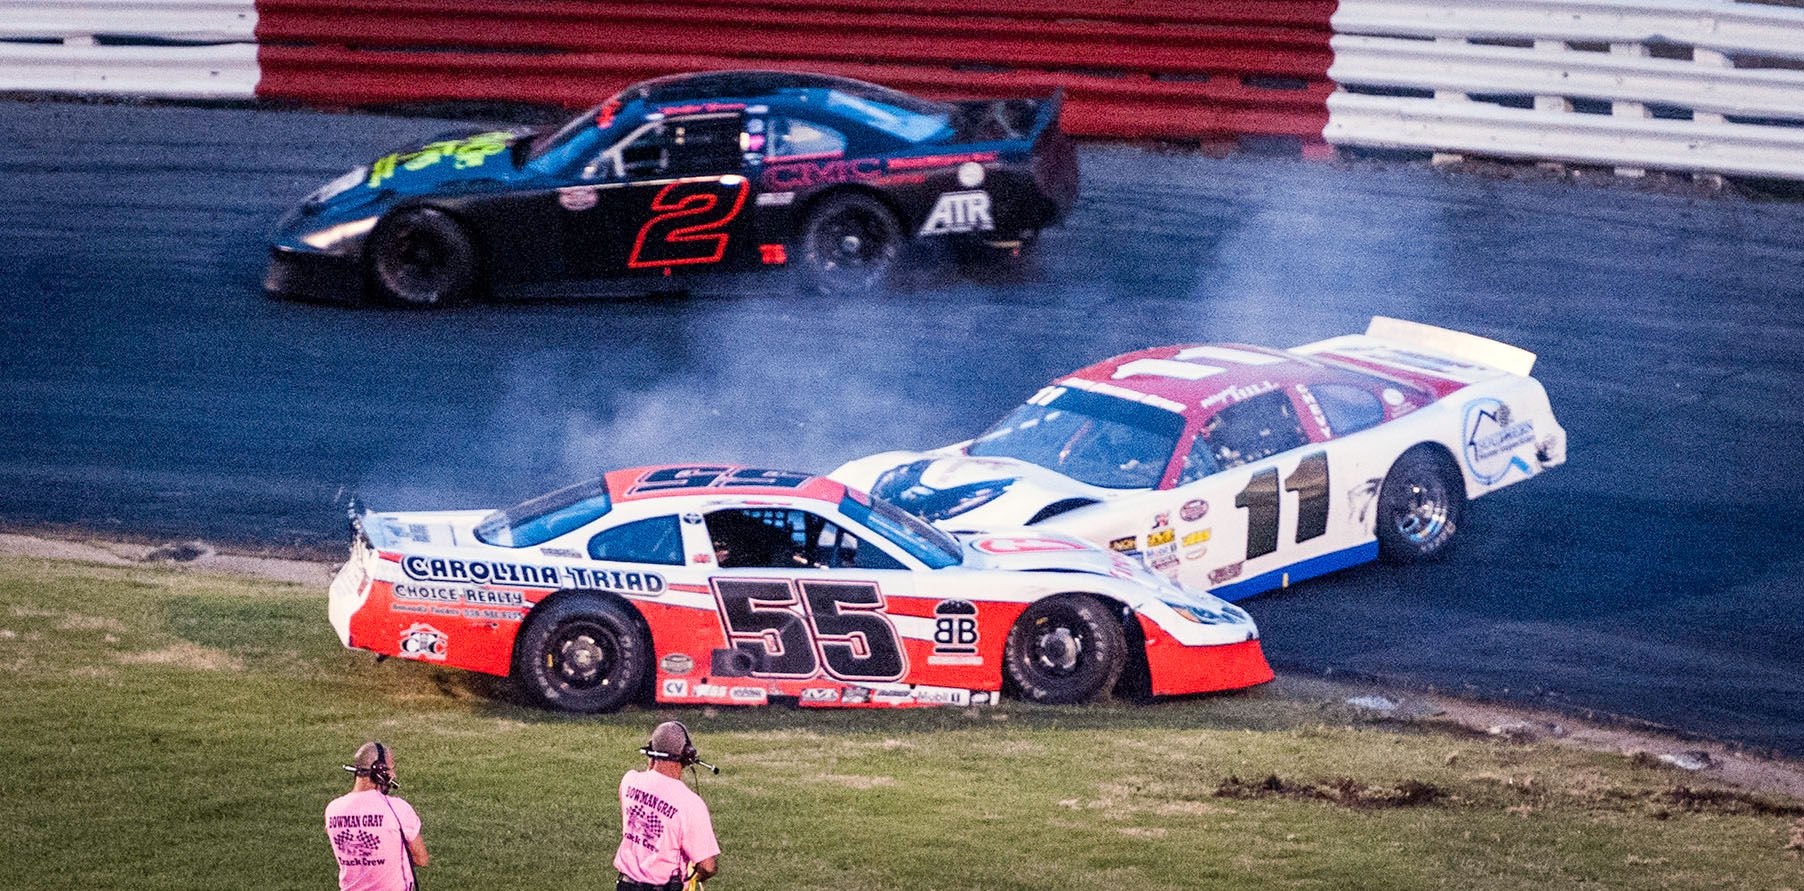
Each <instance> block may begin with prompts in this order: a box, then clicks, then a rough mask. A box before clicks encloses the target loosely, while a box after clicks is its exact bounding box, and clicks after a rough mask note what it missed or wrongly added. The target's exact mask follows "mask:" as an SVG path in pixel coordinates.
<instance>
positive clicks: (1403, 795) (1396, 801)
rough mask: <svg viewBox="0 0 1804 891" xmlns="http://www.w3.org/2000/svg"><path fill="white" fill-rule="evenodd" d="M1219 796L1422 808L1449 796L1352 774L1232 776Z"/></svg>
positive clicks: (1432, 788) (1410, 783)
mask: <svg viewBox="0 0 1804 891" xmlns="http://www.w3.org/2000/svg"><path fill="white" fill-rule="evenodd" d="M1215 797H1217V798H1229V799H1239V800H1251V799H1256V798H1291V799H1299V800H1313V801H1326V802H1329V803H1331V804H1338V805H1341V806H1343V807H1351V808H1402V807H1422V806H1424V805H1431V804H1435V803H1436V802H1439V801H1442V800H1444V799H1446V798H1447V793H1446V792H1445V791H1443V790H1442V789H1441V788H1440V787H1439V786H1436V785H1435V784H1433V783H1425V782H1422V781H1421V780H1404V781H1403V782H1401V783H1398V784H1397V785H1395V786H1391V787H1388V788H1385V787H1379V786H1368V785H1366V784H1364V783H1361V782H1360V781H1358V780H1355V779H1353V778H1352V777H1336V778H1334V779H1331V780H1327V781H1325V782H1317V783H1304V782H1292V781H1288V780H1285V779H1283V778H1282V777H1280V776H1278V775H1277V774H1275V773H1274V774H1269V775H1267V776H1266V777H1265V779H1262V780H1243V779H1241V778H1240V777H1238V776H1230V777H1228V778H1227V779H1225V780H1222V782H1221V785H1219V786H1217V787H1216V789H1215Z"/></svg>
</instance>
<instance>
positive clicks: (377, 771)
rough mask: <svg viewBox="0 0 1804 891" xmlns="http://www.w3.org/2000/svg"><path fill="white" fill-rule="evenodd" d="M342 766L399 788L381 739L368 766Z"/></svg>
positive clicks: (379, 783) (378, 784)
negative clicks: (374, 758)
mask: <svg viewBox="0 0 1804 891" xmlns="http://www.w3.org/2000/svg"><path fill="white" fill-rule="evenodd" d="M683 734H684V736H685V737H687V736H688V734H689V731H688V730H684V731H683ZM343 767H344V769H345V770H348V771H350V772H351V773H353V774H356V775H357V776H360V777H369V778H370V782H372V783H375V784H376V788H377V789H380V790H382V794H383V795H387V794H388V793H389V792H390V790H393V789H399V788H401V784H400V783H397V782H395V763H394V761H393V760H392V759H391V758H389V754H388V747H387V746H384V745H383V744H382V741H381V740H376V760H375V761H374V762H372V763H371V764H370V766H368V767H357V766H355V765H352V764H346V765H343Z"/></svg>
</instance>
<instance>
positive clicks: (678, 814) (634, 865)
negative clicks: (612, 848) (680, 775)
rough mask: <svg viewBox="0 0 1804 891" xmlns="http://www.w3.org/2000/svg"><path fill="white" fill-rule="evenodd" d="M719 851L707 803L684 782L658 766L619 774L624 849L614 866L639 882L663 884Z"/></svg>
mask: <svg viewBox="0 0 1804 891" xmlns="http://www.w3.org/2000/svg"><path fill="white" fill-rule="evenodd" d="M719 853H720V844H719V843H718V842H716V841H715V840H714V824H713V823H712V822H711V821H710V820H709V819H708V805H707V804H706V803H704V802H703V801H702V797H701V796H700V795H697V794H695V793H694V792H693V791H691V790H690V788H689V787H688V786H685V785H683V781H682V780H678V779H672V778H671V777H667V776H665V775H663V774H661V773H658V772H657V771H655V770H629V771H627V773H626V776H623V777H621V778H620V850H619V851H617V852H615V854H614V868H615V869H617V870H620V874H621V875H623V876H626V877H627V878H629V879H632V880H633V881H635V882H644V883H646V884H648V885H661V884H663V883H665V882H668V881H670V880H671V878H673V877H678V878H687V877H688V876H687V875H686V874H685V873H686V871H687V867H688V865H689V864H691V863H699V862H701V861H703V860H706V859H708V858H709V857H713V856H715V855H716V854H719Z"/></svg>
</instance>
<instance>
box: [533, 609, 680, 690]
mask: <svg viewBox="0 0 1804 891" xmlns="http://www.w3.org/2000/svg"><path fill="white" fill-rule="evenodd" d="M516 646H517V648H518V649H517V650H516V651H515V653H514V677H515V679H516V681H518V682H519V684H520V685H521V687H522V688H523V689H524V692H525V693H526V694H527V695H529V696H531V697H532V698H534V699H536V700H538V701H539V702H541V703H543V704H544V705H546V706H549V707H551V708H554V709H559V710H562V711H569V712H609V711H613V710H615V709H617V708H619V707H621V706H623V705H625V704H627V703H628V702H629V701H631V700H632V699H633V698H634V697H635V696H636V695H637V694H638V693H639V691H640V689H641V688H642V687H643V686H644V685H645V679H646V678H647V677H648V676H649V674H650V671H651V641H650V640H649V639H648V638H647V637H646V634H645V632H644V631H643V630H642V629H641V628H640V627H639V623H638V622H637V621H635V619H634V617H633V616H631V615H629V614H628V612H627V610H626V609H624V608H622V607H621V606H619V605H618V604H616V603H613V602H610V601H607V600H603V599H601V598H598V597H586V596H578V597H568V598H565V599H560V600H557V601H554V602H552V603H551V604H549V605H548V606H545V607H542V608H540V609H537V610H534V611H533V614H532V617H531V618H530V619H528V620H527V622H526V627H525V628H524V629H522V630H521V632H520V639H519V642H518V643H517V644H516Z"/></svg>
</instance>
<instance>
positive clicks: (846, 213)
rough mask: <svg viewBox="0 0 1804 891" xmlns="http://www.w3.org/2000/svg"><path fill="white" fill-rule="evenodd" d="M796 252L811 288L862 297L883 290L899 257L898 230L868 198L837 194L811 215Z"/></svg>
mask: <svg viewBox="0 0 1804 891" xmlns="http://www.w3.org/2000/svg"><path fill="white" fill-rule="evenodd" d="M797 247H798V248H799V251H798V254H799V255H800V256H799V257H798V259H799V260H800V263H799V264H797V265H798V268H799V270H800V272H801V274H802V277H803V279H804V281H805V282H806V283H807V285H808V287H809V288H811V289H812V290H814V291H817V292H819V293H822V294H829V295H841V294H865V293H869V292H871V291H874V290H877V289H878V288H879V287H881V286H882V285H883V283H884V281H885V280H886V279H887V278H888V277H889V274H890V270H891V269H892V268H893V267H894V266H895V265H896V261H897V260H898V259H899V258H900V257H901V255H902V224H901V222H900V221H898V220H897V219H896V215H895V214H894V213H891V212H890V209H889V208H888V207H886V206H885V205H884V203H883V202H881V201H878V200H877V199H876V198H873V197H871V196H870V195H866V194H863V193H861V192H837V193H834V194H831V195H828V196H826V197H824V198H822V199H821V200H820V202H819V203H818V204H816V205H815V206H814V207H813V208H812V209H811V210H810V211H809V213H808V219H807V221H806V222H804V223H803V224H802V234H801V239H800V243H799V244H798V245H797Z"/></svg>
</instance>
